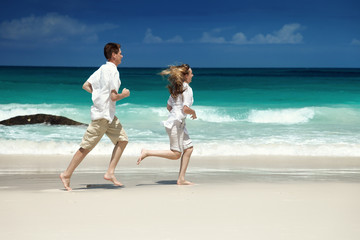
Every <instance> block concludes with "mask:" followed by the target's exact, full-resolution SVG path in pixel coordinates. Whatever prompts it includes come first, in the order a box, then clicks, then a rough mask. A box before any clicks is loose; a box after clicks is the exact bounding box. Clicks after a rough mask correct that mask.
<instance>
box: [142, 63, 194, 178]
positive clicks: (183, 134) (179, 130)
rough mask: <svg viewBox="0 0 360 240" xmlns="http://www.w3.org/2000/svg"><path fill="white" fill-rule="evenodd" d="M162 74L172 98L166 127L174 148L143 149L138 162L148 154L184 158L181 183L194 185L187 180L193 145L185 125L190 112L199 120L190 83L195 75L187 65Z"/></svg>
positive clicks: (175, 158)
mask: <svg viewBox="0 0 360 240" xmlns="http://www.w3.org/2000/svg"><path fill="white" fill-rule="evenodd" d="M160 75H162V76H168V81H169V85H168V89H169V92H170V97H169V100H168V102H167V109H168V111H169V112H170V114H169V117H168V119H167V120H166V121H164V122H163V123H164V126H165V129H166V132H167V134H168V135H169V139H170V150H148V149H142V150H141V155H140V157H139V159H138V161H137V164H138V165H139V164H140V162H141V161H142V160H144V159H145V158H146V157H150V156H152V157H162V158H167V159H172V160H177V159H179V158H180V157H181V164H180V172H179V177H178V180H177V184H178V185H192V184H193V183H192V182H189V181H186V180H185V173H186V169H187V167H188V164H189V161H190V157H191V154H192V152H193V144H192V141H191V139H190V137H189V135H188V132H187V130H186V127H185V119H186V116H187V114H190V115H191V118H192V119H196V112H195V111H194V110H193V109H191V106H192V104H193V102H194V99H193V91H192V89H191V87H190V86H189V84H190V83H191V81H192V77H193V76H194V75H193V73H192V69H191V68H190V66H189V65H187V64H182V65H179V66H171V67H169V68H168V69H165V70H163V71H162V72H161V73H160Z"/></svg>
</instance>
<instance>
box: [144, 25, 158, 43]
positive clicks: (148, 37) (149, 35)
mask: <svg viewBox="0 0 360 240" xmlns="http://www.w3.org/2000/svg"><path fill="white" fill-rule="evenodd" d="M162 42H163V40H162V39H161V37H158V36H154V35H153V34H152V30H151V29H150V28H148V29H147V30H146V32H145V38H144V43H162Z"/></svg>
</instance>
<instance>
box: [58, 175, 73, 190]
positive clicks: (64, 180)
mask: <svg viewBox="0 0 360 240" xmlns="http://www.w3.org/2000/svg"><path fill="white" fill-rule="evenodd" d="M60 179H61V181H62V183H63V184H64V187H65V189H66V190H67V191H71V190H72V189H71V187H70V178H67V177H65V176H64V173H61V174H60Z"/></svg>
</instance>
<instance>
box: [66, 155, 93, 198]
mask: <svg viewBox="0 0 360 240" xmlns="http://www.w3.org/2000/svg"><path fill="white" fill-rule="evenodd" d="M89 152H90V150H86V149H84V148H79V150H77V151H76V153H75V154H74V157H73V158H72V160H71V162H70V164H69V166H68V168H67V169H66V170H65V171H64V172H63V173H61V174H60V179H61V181H62V183H63V184H64V187H65V188H66V190H68V191H71V188H70V178H71V176H72V174H73V172H74V171H75V169H76V168H77V167H78V166H79V164H80V163H81V161H82V160H83V159H84V158H85V157H86V155H87V154H88V153H89Z"/></svg>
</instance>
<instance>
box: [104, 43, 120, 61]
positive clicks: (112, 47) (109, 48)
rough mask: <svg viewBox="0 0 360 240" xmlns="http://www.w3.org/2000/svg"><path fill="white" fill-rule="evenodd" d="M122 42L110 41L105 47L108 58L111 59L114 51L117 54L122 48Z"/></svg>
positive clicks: (105, 54)
mask: <svg viewBox="0 0 360 240" xmlns="http://www.w3.org/2000/svg"><path fill="white" fill-rule="evenodd" d="M120 47H121V46H120V44H118V43H108V44H106V45H105V47H104V56H105V58H106V59H108V60H109V59H111V56H112V54H113V53H115V54H117V53H118V52H119V49H120Z"/></svg>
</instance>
